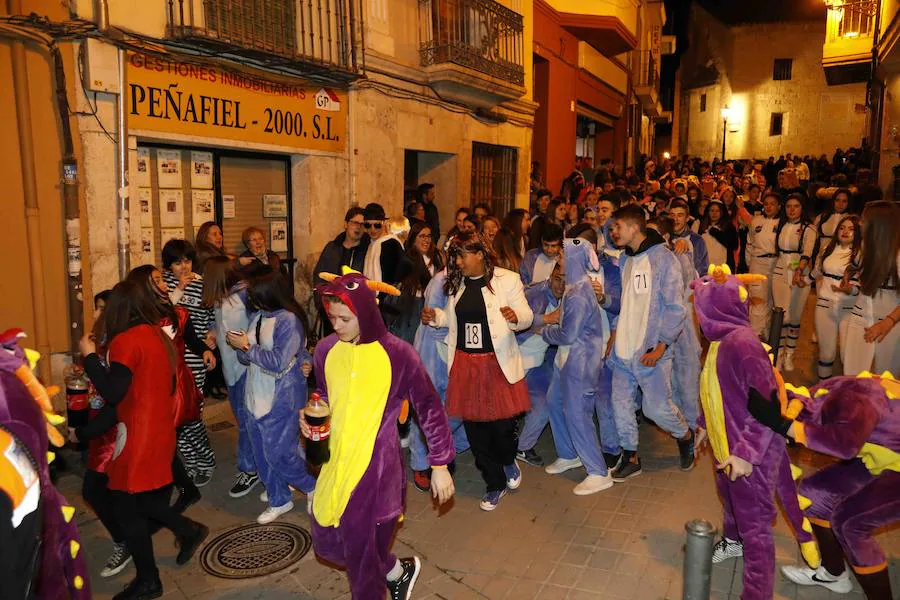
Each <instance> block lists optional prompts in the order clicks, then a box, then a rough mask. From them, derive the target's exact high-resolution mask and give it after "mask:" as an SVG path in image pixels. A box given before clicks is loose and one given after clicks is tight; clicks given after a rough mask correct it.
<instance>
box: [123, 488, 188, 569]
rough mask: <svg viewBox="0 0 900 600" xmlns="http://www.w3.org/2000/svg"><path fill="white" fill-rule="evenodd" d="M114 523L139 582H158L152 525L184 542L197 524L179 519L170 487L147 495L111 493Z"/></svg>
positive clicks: (185, 518) (151, 491)
mask: <svg viewBox="0 0 900 600" xmlns="http://www.w3.org/2000/svg"><path fill="white" fill-rule="evenodd" d="M109 493H110V496H111V497H112V505H113V510H114V513H115V517H116V520H117V521H118V523H119V526H120V527H121V530H122V535H123V537H124V540H125V544H126V545H127V546H128V551H129V552H131V556H132V558H133V559H134V566H135V568H136V569H137V579H138V580H139V581H157V580H158V579H159V571H158V570H157V568H156V560H155V559H154V557H153V540H152V538H151V535H152V534H151V528H152V526H153V525H152V523H151V521H155V522H157V523H160V524H162V525H163V527H166V528H167V529H170V530H171V531H172V533H174V534H175V537H176V538H184V537H186V536H188V535H190V534H191V532H193V531H194V528H195V526H196V523H195V522H194V521H191V520H190V519H188V518H187V517H184V516H182V515H179V514H178V513H176V512H175V511H173V510H172V508H171V507H170V506H169V498H170V497H171V495H172V486H171V485H167V486H165V487H161V488H159V489H156V490H150V491H148V492H138V493H136V494H129V493H128V492H120V491H117V490H111V491H110V492H109Z"/></svg>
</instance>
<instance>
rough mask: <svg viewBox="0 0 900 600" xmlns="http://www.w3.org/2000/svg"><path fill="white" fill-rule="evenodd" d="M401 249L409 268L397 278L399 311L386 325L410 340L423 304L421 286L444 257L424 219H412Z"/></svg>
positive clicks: (426, 285)
mask: <svg viewBox="0 0 900 600" xmlns="http://www.w3.org/2000/svg"><path fill="white" fill-rule="evenodd" d="M404 251H405V252H406V256H407V258H408V259H409V264H410V272H409V274H407V275H406V277H404V279H403V281H401V282H400V297H399V299H398V300H397V301H396V304H395V306H396V308H397V310H398V313H399V314H398V316H397V318H396V319H395V320H394V321H393V322H392V323H391V326H390V328H389V329H390V332H391V333H393V334H394V335H396V336H397V337H399V338H400V339H402V340H405V341H407V342H409V343H410V344H412V343H413V340H415V337H416V330H418V329H419V315H420V314H421V312H422V307H423V306H425V288H426V287H428V282H429V281H431V278H432V277H433V276H434V274H435V273H437V272H438V271H440V270H441V269H443V268H444V261H443V258H442V257H441V253H440V251H439V250H438V249H437V247H436V246H435V245H434V241H433V238H432V236H431V226H429V225H428V223H426V222H424V221H416V222H414V223H413V224H412V225H411V226H410V228H409V236H408V237H407V238H406V243H405V244H404Z"/></svg>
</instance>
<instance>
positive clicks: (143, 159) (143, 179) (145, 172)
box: [135, 148, 150, 187]
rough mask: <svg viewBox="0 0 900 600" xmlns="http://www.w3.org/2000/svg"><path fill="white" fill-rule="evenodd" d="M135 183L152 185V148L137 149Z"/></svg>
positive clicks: (143, 185) (144, 185)
mask: <svg viewBox="0 0 900 600" xmlns="http://www.w3.org/2000/svg"><path fill="white" fill-rule="evenodd" d="M135 183H136V184H137V185H138V186H139V187H150V148H138V149H137V175H136V176H135Z"/></svg>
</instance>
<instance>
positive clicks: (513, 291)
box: [422, 233, 534, 511]
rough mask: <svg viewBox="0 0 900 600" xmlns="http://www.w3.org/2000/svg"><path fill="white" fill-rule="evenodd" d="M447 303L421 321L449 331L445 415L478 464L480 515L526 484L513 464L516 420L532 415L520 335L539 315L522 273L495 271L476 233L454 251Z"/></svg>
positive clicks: (429, 311) (492, 257) (491, 257)
mask: <svg viewBox="0 0 900 600" xmlns="http://www.w3.org/2000/svg"><path fill="white" fill-rule="evenodd" d="M444 291H445V293H446V295H447V304H446V306H445V307H444V308H443V309H440V308H426V309H424V310H423V311H422V322H423V323H425V324H426V325H431V326H432V327H447V328H448V335H447V346H448V355H447V365H448V369H449V381H448V384H447V413H448V414H449V415H450V416H458V417H462V419H463V424H464V427H465V430H466V435H467V437H468V438H469V443H470V444H471V448H472V452H473V454H474V455H475V464H476V465H477V466H478V469H479V470H480V471H481V474H482V477H483V478H484V481H485V483H486V484H487V490H486V492H485V494H484V496H483V497H482V499H481V509H482V510H485V511H491V510H494V509H495V508H496V507H497V504H499V502H500V500H501V499H502V498H503V496H504V495H506V493H507V491H508V490H510V489H516V488H518V487H519V485H520V484H521V482H522V472H521V470H520V469H519V467H518V466H517V465H516V464H515V463H516V417H517V416H518V415H520V414H522V413H524V412H526V411H527V410H528V409H529V408H530V401H529V397H528V387H527V385H526V384H525V369H524V366H523V362H522V354H521V352H520V351H519V344H518V343H517V341H516V336H515V332H516V331H522V330H525V329H528V328H529V327H530V326H531V322H532V319H533V318H534V315H533V313H532V311H531V308H530V307H529V305H528V301H527V300H526V298H525V291H524V288H523V286H522V280H521V279H520V278H519V275H518V274H517V273H514V272H512V271H508V270H506V269H502V268H499V267H496V257H495V255H494V252H493V250H492V249H491V248H490V247H489V246H488V245H487V244H486V243H485V242H484V239H483V238H482V237H481V236H480V235H478V234H477V233H463V234H460V235H459V236H457V238H456V240H454V242H453V243H452V244H451V246H450V254H449V258H448V264H447V281H446V283H445V285H444Z"/></svg>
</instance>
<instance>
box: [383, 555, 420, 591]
mask: <svg viewBox="0 0 900 600" xmlns="http://www.w3.org/2000/svg"><path fill="white" fill-rule="evenodd" d="M400 564H401V565H402V566H403V575H401V576H400V579H398V580H397V581H388V582H387V588H388V594H389V595H390V598H391V600H409V599H410V598H412V591H413V587H415V585H416V579H418V578H419V571H421V570H422V562H421V561H420V560H419V557H418V556H413V557H412V558H401V559H400Z"/></svg>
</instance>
